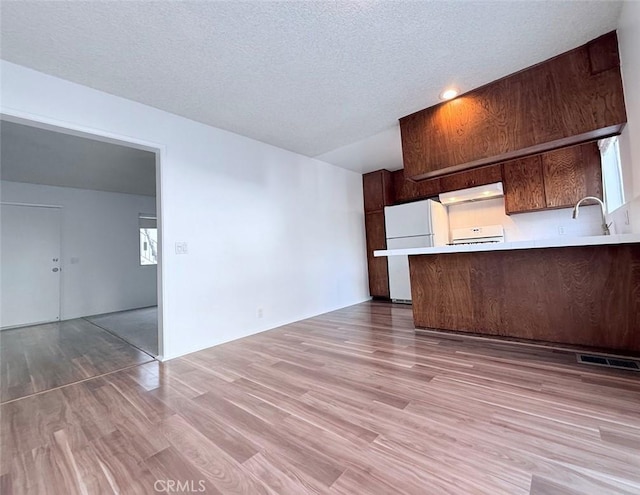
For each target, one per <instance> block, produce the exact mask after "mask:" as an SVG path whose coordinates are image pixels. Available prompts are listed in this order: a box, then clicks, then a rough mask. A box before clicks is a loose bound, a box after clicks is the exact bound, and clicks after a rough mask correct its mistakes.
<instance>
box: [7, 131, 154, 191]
mask: <svg viewBox="0 0 640 495" xmlns="http://www.w3.org/2000/svg"><path fill="white" fill-rule="evenodd" d="M0 162H1V163H2V168H1V169H0V178H1V179H2V180H7V181H13V182H29V183H32V184H45V185H49V186H61V187H76V188H79V189H94V190H98V191H111V192H120V193H127V194H142V195H145V196H155V193H156V168H155V167H156V156H155V154H154V153H151V152H149V151H142V150H138V149H134V148H129V147H126V146H119V145H117V144H111V143H104V142H102V141H96V140H93V139H87V138H82V137H77V136H71V135H68V134H62V133H59V132H54V131H49V130H45V129H38V128H36V127H30V126H26V125H21V124H14V123H12V122H6V121H2V122H0Z"/></svg>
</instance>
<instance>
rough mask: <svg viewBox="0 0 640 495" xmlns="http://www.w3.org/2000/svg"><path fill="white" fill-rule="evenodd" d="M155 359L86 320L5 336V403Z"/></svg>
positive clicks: (1, 389) (0, 380)
mask: <svg viewBox="0 0 640 495" xmlns="http://www.w3.org/2000/svg"><path fill="white" fill-rule="evenodd" d="M149 361H153V357H151V356H150V355H148V354H145V353H144V352H141V351H139V350H138V349H136V348H135V347H133V346H131V345H129V344H128V343H126V342H125V341H124V340H122V339H120V338H118V337H116V336H114V335H112V334H110V333H109V332H107V331H106V330H103V329H102V328H99V327H97V326H96V325H94V324H92V323H89V322H88V321H85V320H83V319H77V320H68V321H63V322H60V323H47V324H45V325H37V326H32V327H24V328H15V329H13V330H3V331H2V332H0V402H6V401H9V400H14V399H17V398H20V397H25V396H27V395H31V394H34V393H38V392H42V391H43V390H50V389H52V388H56V387H60V386H62V385H67V384H69V383H74V382H77V381H80V380H85V379H87V378H91V377H93V376H97V375H101V374H103V373H109V372H112V371H116V370H120V369H123V368H126V367H128V366H134V365H137V364H141V363H147V362H149Z"/></svg>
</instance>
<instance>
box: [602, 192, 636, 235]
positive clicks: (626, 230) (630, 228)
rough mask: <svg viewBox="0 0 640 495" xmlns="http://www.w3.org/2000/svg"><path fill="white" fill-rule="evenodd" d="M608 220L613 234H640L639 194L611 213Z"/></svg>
mask: <svg viewBox="0 0 640 495" xmlns="http://www.w3.org/2000/svg"><path fill="white" fill-rule="evenodd" d="M609 221H610V222H613V225H612V227H611V232H612V233H614V234H640V196H638V197H637V198H635V199H633V200H631V201H629V202H628V203H626V204H624V205H622V206H621V207H620V208H618V209H617V210H615V211H614V212H613V213H611V215H609Z"/></svg>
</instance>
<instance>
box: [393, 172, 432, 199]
mask: <svg viewBox="0 0 640 495" xmlns="http://www.w3.org/2000/svg"><path fill="white" fill-rule="evenodd" d="M392 182H393V203H394V204H399V203H407V202H410V201H418V200H420V199H427V198H433V197H434V196H437V195H438V194H440V193H441V192H442V186H441V184H440V179H429V180H421V181H419V182H415V181H411V180H406V179H405V177H404V170H396V171H395V172H392Z"/></svg>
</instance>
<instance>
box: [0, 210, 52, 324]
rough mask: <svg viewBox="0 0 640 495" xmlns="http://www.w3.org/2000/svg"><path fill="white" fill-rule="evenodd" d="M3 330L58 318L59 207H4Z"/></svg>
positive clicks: (0, 264) (0, 222)
mask: <svg viewBox="0 0 640 495" xmlns="http://www.w3.org/2000/svg"><path fill="white" fill-rule="evenodd" d="M0 217H1V218H0V249H1V252H0V326H1V327H2V328H6V327H15V326H21V325H31V324H36V323H44V322H50V321H56V320H59V319H60V266H61V263H60V208H47V207H43V206H17V205H6V204H3V205H0Z"/></svg>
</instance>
